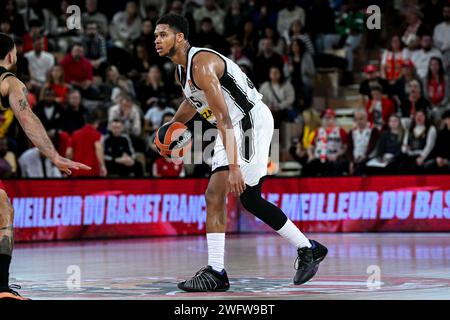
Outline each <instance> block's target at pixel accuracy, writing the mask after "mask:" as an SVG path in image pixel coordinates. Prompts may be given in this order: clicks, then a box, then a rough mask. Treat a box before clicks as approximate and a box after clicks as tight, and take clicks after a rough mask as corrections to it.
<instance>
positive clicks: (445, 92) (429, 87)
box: [424, 57, 450, 123]
mask: <svg viewBox="0 0 450 320" xmlns="http://www.w3.org/2000/svg"><path fill="white" fill-rule="evenodd" d="M449 85H450V83H449V78H448V75H446V74H445V70H444V65H443V63H442V60H441V59H439V58H434V57H433V58H431V59H430V66H429V68H428V73H427V76H426V77H425V79H424V87H425V90H424V98H425V99H427V100H428V101H429V102H430V104H431V108H432V110H431V111H432V113H433V114H432V117H431V120H432V121H433V122H435V123H438V122H439V120H440V118H441V115H442V113H443V112H444V110H445V109H446V108H447V107H448V102H449V95H450V93H449V90H450V88H449Z"/></svg>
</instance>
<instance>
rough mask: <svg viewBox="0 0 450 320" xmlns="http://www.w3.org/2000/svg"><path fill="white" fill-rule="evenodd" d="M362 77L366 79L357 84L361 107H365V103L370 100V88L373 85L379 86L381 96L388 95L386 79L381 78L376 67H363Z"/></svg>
mask: <svg viewBox="0 0 450 320" xmlns="http://www.w3.org/2000/svg"><path fill="white" fill-rule="evenodd" d="M364 75H365V77H366V78H365V79H364V80H363V81H362V82H361V83H360V84H359V94H360V101H361V105H363V106H365V105H367V101H368V100H370V99H372V94H371V92H370V86H371V85H373V84H379V85H380V86H381V88H382V89H383V94H389V82H388V81H387V80H386V79H383V78H381V76H380V73H379V72H378V68H377V66H375V65H373V64H369V65H367V66H365V67H364Z"/></svg>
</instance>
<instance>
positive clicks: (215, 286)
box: [178, 266, 230, 292]
mask: <svg viewBox="0 0 450 320" xmlns="http://www.w3.org/2000/svg"><path fill="white" fill-rule="evenodd" d="M178 288H179V289H181V290H184V291H187V292H214V291H217V292H221V291H227V290H228V289H230V281H229V280H228V276H227V273H226V271H225V270H223V273H220V272H218V271H216V270H214V269H213V268H212V267H211V266H206V267H204V268H202V269H200V270H199V271H198V272H197V273H196V274H195V276H193V277H192V278H191V279H189V280H187V281H183V282H180V283H179V284H178Z"/></svg>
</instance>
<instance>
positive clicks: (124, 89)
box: [111, 76, 136, 104]
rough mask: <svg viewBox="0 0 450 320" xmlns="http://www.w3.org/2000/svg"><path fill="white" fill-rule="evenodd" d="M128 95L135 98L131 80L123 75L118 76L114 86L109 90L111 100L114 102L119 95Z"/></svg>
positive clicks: (117, 99)
mask: <svg viewBox="0 0 450 320" xmlns="http://www.w3.org/2000/svg"><path fill="white" fill-rule="evenodd" d="M124 94H126V95H129V96H130V97H131V98H132V99H135V98H136V92H135V90H134V86H133V82H132V81H131V80H130V79H128V78H127V77H124V76H119V78H118V79H117V84H116V86H115V87H114V88H113V89H112V92H111V101H112V102H113V103H115V104H117V103H119V100H120V97H121V95H124Z"/></svg>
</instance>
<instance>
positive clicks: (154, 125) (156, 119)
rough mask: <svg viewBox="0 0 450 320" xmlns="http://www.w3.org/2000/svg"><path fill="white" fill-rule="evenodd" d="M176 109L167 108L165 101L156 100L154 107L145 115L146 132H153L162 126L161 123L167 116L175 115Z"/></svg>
mask: <svg viewBox="0 0 450 320" xmlns="http://www.w3.org/2000/svg"><path fill="white" fill-rule="evenodd" d="M175 112H176V111H175V109H173V108H171V107H168V106H165V104H164V100H158V99H156V100H154V102H153V106H152V107H151V108H150V109H148V111H147V112H146V113H145V115H144V121H145V125H144V128H145V130H146V131H150V132H153V131H155V130H156V129H158V128H159V127H160V126H161V121H162V120H163V118H164V116H165V115H167V114H172V115H174V114H175Z"/></svg>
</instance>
